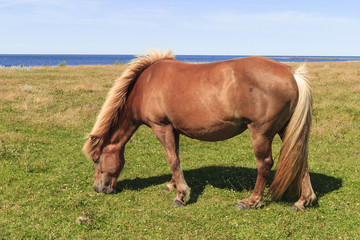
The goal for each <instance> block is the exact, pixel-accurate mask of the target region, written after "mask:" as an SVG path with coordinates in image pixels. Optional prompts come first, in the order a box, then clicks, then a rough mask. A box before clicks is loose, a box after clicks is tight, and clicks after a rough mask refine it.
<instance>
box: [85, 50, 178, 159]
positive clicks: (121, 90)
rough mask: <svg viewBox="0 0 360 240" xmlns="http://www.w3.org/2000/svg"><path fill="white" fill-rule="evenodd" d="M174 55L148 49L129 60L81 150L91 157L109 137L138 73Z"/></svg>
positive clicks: (169, 52) (108, 95)
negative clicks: (145, 52)
mask: <svg viewBox="0 0 360 240" xmlns="http://www.w3.org/2000/svg"><path fill="white" fill-rule="evenodd" d="M174 58H175V55H174V54H173V53H172V52H171V51H167V52H165V53H163V52H162V51H148V52H147V54H142V55H139V56H137V58H135V59H134V60H133V61H131V62H130V63H129V64H128V66H127V69H126V70H125V72H124V73H123V74H122V75H121V77H120V78H118V79H117V80H115V83H114V85H113V87H112V88H111V90H110V91H109V93H108V94H107V97H106V101H105V103H104V104H103V106H102V108H101V111H100V113H99V115H98V117H97V119H96V122H95V125H94V127H93V129H92V131H91V132H90V134H89V137H88V140H87V141H86V143H85V145H84V147H83V151H84V153H85V154H86V155H87V156H88V157H89V158H91V157H92V155H93V154H94V152H95V151H96V150H97V149H100V148H102V147H103V145H104V144H105V142H106V140H107V138H108V137H109V136H108V135H109V131H110V129H111V127H112V126H114V125H116V123H117V121H118V119H119V117H121V116H119V114H120V112H121V110H122V109H123V107H124V106H125V103H126V100H127V96H128V91H129V90H130V86H131V85H132V83H134V82H135V81H136V80H137V79H138V77H139V76H140V74H141V73H142V72H143V71H144V70H145V69H146V68H148V67H149V66H150V65H151V64H153V63H155V62H156V61H158V60H161V59H174Z"/></svg>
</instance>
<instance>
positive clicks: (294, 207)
mask: <svg viewBox="0 0 360 240" xmlns="http://www.w3.org/2000/svg"><path fill="white" fill-rule="evenodd" d="M290 210H291V211H294V212H304V211H305V207H304V206H296V205H295V204H294V205H293V206H292V207H291V208H290Z"/></svg>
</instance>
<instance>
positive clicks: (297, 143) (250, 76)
mask: <svg viewBox="0 0 360 240" xmlns="http://www.w3.org/2000/svg"><path fill="white" fill-rule="evenodd" d="M311 112H312V95H311V89H310V87H309V85H308V82H307V80H306V77H305V76H304V72H303V68H302V67H300V68H299V69H297V70H293V69H292V68H291V67H289V66H287V65H284V64H281V63H278V62H276V61H273V60H271V59H268V58H263V57H248V58H242V59H233V60H228V61H222V62H215V63H206V64H190V63H184V62H179V61H176V60H175V58H174V55H173V54H172V53H171V52H169V51H168V52H166V53H164V54H163V53H162V52H156V51H154V52H148V55H141V56H139V57H137V58H136V59H135V60H134V61H132V62H131V63H130V64H129V65H128V67H127V70H126V71H125V72H124V73H123V75H122V76H121V77H120V78H119V79H117V80H116V82H115V84H114V86H113V88H112V89H111V90H110V92H109V93H108V96H107V99H106V101H105V103H104V105H103V107H102V109H101V111H100V114H99V116H98V118H97V121H96V123H95V126H94V128H93V130H92V131H91V133H90V135H89V138H88V140H87V141H86V143H85V145H84V147H83V151H84V152H85V154H86V155H87V156H88V157H89V158H91V159H92V160H93V161H94V165H95V176H94V189H95V191H96V192H104V193H112V192H113V191H114V187H115V185H116V182H117V179H118V177H119V174H120V172H121V170H122V169H123V167H124V164H125V159H124V148H125V145H126V143H127V142H128V141H129V139H130V138H131V136H132V134H133V133H134V132H135V131H136V130H137V128H138V127H139V126H140V125H141V124H145V125H147V126H149V127H151V129H152V130H153V132H154V134H155V136H156V137H157V138H158V140H159V141H160V143H161V144H162V146H163V148H164V150H165V152H166V156H167V159H168V162H169V164H170V167H171V170H172V173H173V174H172V178H171V181H170V183H168V184H167V189H168V190H171V189H174V188H176V190H177V195H176V198H175V200H174V202H173V205H174V206H184V205H185V201H184V199H186V197H187V196H188V193H189V191H188V185H187V184H186V182H185V179H184V176H183V173H182V170H181V167H180V159H179V134H183V135H186V136H188V137H190V138H195V139H199V140H203V141H222V140H225V139H228V138H232V137H234V136H236V135H238V134H240V133H242V132H243V131H244V130H246V129H249V130H250V133H251V138H252V143H253V149H254V153H255V157H256V160H257V169H258V176H257V180H256V184H255V188H254V191H253V193H252V194H251V196H250V197H249V198H247V199H244V200H242V201H240V202H239V203H238V205H236V208H237V209H249V208H260V207H261V206H263V203H262V197H263V192H264V188H265V184H266V180H267V178H268V176H269V174H270V171H271V168H272V166H273V158H272V150H271V143H272V141H273V138H274V137H275V135H276V134H279V135H280V137H281V139H282V141H283V144H282V147H281V150H280V156H279V162H278V166H277V171H276V174H275V178H274V181H273V183H272V185H271V186H270V189H269V192H270V193H271V194H272V198H273V199H274V200H278V199H280V198H281V197H282V195H283V194H284V192H285V191H286V190H287V189H288V190H289V193H290V194H292V195H293V196H295V195H300V199H299V200H298V201H297V202H296V203H295V204H294V206H293V209H294V210H300V211H303V210H305V207H306V206H308V205H310V204H311V203H312V201H313V200H314V199H315V198H316V196H315V194H314V191H313V189H312V186H311V183H310V177H309V172H308V165H307V158H308V139H309V132H310V125H311Z"/></svg>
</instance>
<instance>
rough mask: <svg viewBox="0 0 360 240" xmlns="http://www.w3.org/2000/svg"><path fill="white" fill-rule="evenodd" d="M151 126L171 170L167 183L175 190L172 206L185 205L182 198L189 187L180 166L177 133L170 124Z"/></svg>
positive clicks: (187, 193)
mask: <svg viewBox="0 0 360 240" xmlns="http://www.w3.org/2000/svg"><path fill="white" fill-rule="evenodd" d="M151 128H152V130H153V132H154V134H155V136H156V137H157V139H159V141H160V143H161V145H162V146H163V148H164V150H165V153H166V157H167V159H168V162H169V164H170V168H171V170H172V172H173V175H172V179H171V181H170V183H169V184H168V185H170V187H175V185H176V190H177V195H176V198H175V199H174V202H173V206H178V207H180V206H185V202H184V199H186V198H187V197H188V195H189V187H188V185H187V184H186V182H185V178H184V175H183V172H182V170H181V167H180V159H179V133H177V132H176V131H175V130H174V128H173V127H172V126H171V125H165V126H161V125H156V124H153V125H151Z"/></svg>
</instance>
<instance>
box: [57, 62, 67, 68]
mask: <svg viewBox="0 0 360 240" xmlns="http://www.w3.org/2000/svg"><path fill="white" fill-rule="evenodd" d="M57 66H58V67H65V66H66V62H65V60H64V61H63V62H61V61H60V62H59V64H58V65H57Z"/></svg>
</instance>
